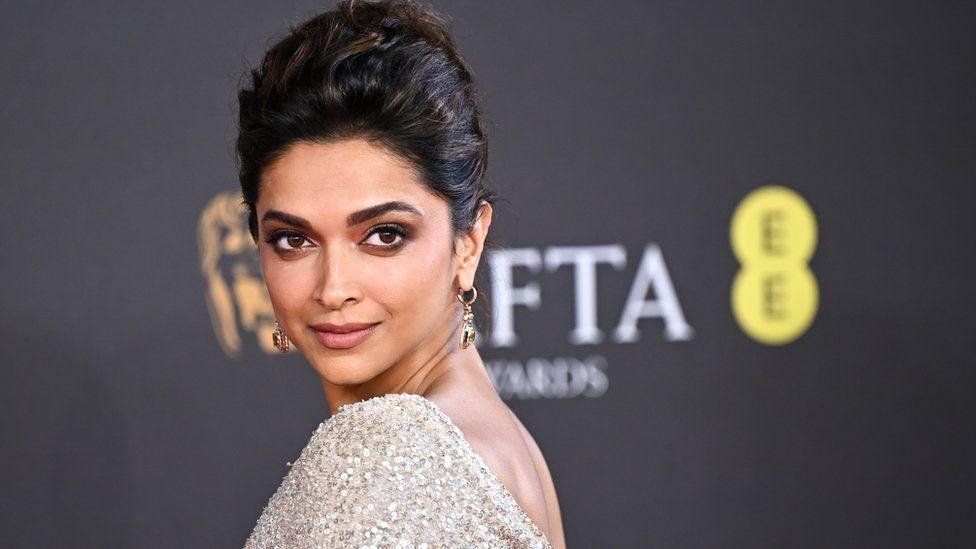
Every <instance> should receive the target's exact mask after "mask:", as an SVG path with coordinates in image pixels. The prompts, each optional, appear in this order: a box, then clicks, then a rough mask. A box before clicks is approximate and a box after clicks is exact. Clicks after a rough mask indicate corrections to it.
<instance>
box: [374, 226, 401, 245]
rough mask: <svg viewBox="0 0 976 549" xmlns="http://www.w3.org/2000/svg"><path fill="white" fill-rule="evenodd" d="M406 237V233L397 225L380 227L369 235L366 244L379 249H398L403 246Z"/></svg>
mask: <svg viewBox="0 0 976 549" xmlns="http://www.w3.org/2000/svg"><path fill="white" fill-rule="evenodd" d="M407 236H408V234H407V231H406V230H404V229H403V227H400V226H399V225H382V226H380V227H376V228H374V229H373V230H372V231H371V232H370V233H369V236H368V237H367V239H366V242H367V243H368V244H369V245H370V246H376V247H379V248H398V247H400V246H402V245H403V243H404V241H406V239H407ZM374 237H375V238H374Z"/></svg>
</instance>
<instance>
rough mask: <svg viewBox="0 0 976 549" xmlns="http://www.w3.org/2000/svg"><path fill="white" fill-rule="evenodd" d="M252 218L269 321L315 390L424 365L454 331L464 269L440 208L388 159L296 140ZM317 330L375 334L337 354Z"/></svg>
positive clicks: (404, 168)
mask: <svg viewBox="0 0 976 549" xmlns="http://www.w3.org/2000/svg"><path fill="white" fill-rule="evenodd" d="M389 204H394V205H395V206H398V207H394V208H392V209H390V208H388V207H387V208H379V209H378V210H374V211H372V212H371V211H370V209H371V208H374V207H377V206H382V205H389ZM256 212H257V217H258V227H259V233H258V236H259V240H258V244H259V252H260V258H261V267H262V270H263V271H264V279H265V282H266V284H267V286H268V291H269V293H270V296H271V303H272V306H273V308H274V312H275V315H276V317H277V319H278V322H279V324H280V325H281V327H282V330H283V331H284V332H285V334H286V335H287V336H288V338H289V339H290V340H291V342H292V344H293V345H294V346H295V347H297V348H298V349H299V351H301V353H302V354H303V355H304V356H305V357H306V358H307V359H308V360H309V362H310V363H311V364H312V366H313V367H314V368H315V370H316V371H317V372H318V374H319V376H321V377H322V379H323V381H325V382H327V383H330V384H333V385H359V384H363V383H365V382H367V381H369V380H371V379H373V378H375V377H376V376H378V375H379V374H381V373H383V372H384V371H386V370H387V369H389V368H390V367H392V366H394V365H395V364H398V363H400V362H402V361H405V360H406V361H410V360H418V361H423V360H424V358H423V355H424V354H425V353H428V352H429V353H433V352H435V351H434V349H436V348H437V347H439V346H442V345H443V342H442V341H440V342H439V341H438V340H444V341H446V340H447V339H446V338H448V337H451V336H452V335H453V331H454V330H453V328H454V326H455V324H458V325H459V323H460V303H459V302H458V301H457V299H456V297H455V295H456V293H457V289H458V283H459V282H462V281H460V280H458V278H457V277H458V275H459V274H462V273H461V272H459V268H460V269H462V271H463V272H464V273H467V271H468V270H469V269H471V268H472V267H471V265H470V264H462V263H460V262H459V260H458V258H457V257H456V256H454V255H453V254H452V252H451V240H452V238H453V235H452V230H451V223H450V212H449V208H448V204H447V202H446V201H445V200H444V199H442V198H440V197H438V196H436V195H434V194H432V192H431V191H429V190H428V188H427V187H426V186H425V185H424V184H423V182H422V181H421V179H420V178H419V177H418V175H417V174H416V173H415V172H414V171H413V170H412V169H411V168H410V166H409V165H408V164H407V163H405V161H403V160H402V159H401V158H400V157H398V156H395V155H393V154H391V153H389V152H387V150H386V149H383V148H380V147H379V146H377V145H373V144H371V143H369V142H367V141H365V140H361V139H352V140H346V141H340V142H336V143H308V142H299V143H297V144H295V145H294V146H292V147H291V148H290V149H289V150H288V151H287V152H286V153H285V154H284V155H283V156H281V157H280V158H279V159H278V160H277V161H276V162H274V163H273V164H271V165H270V166H268V167H267V168H266V170H265V171H264V173H263V177H262V180H261V192H260V196H259V199H258V201H257V204H256ZM478 252H479V253H478V255H480V249H479V250H478ZM473 267H474V268H476V267H477V262H475V264H474V266H473ZM471 274H472V276H473V270H471ZM464 287H465V289H467V288H469V287H470V283H468V285H465V286H464ZM322 323H332V324H347V323H369V324H372V323H379V324H377V325H376V326H375V328H373V329H372V333H371V334H370V335H369V336H368V337H367V338H366V339H365V340H362V341H361V342H359V343H358V344H356V345H355V346H353V347H350V348H343V349H337V348H334V345H330V344H329V342H328V341H326V342H323V341H321V340H320V336H318V337H317V336H316V330H315V329H314V328H312V326H315V325H319V324H322Z"/></svg>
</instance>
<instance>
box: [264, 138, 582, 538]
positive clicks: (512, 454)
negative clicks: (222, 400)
mask: <svg viewBox="0 0 976 549" xmlns="http://www.w3.org/2000/svg"><path fill="white" fill-rule="evenodd" d="M389 201H399V202H403V203H406V204H408V205H410V206H412V207H413V208H414V209H416V210H417V211H418V212H419V213H411V212H405V211H388V212H385V213H382V214H380V215H378V216H375V217H371V218H369V219H362V220H359V221H358V222H356V223H354V224H352V225H349V224H348V223H347V221H348V219H347V216H349V215H350V214H352V213H354V212H357V211H361V210H363V209H365V208H368V207H371V206H375V205H377V204H382V203H387V202H389ZM255 208H256V212H257V217H258V237H259V238H258V249H259V255H260V259H261V268H262V271H263V274H264V280H265V283H266V284H267V287H268V292H269V294H270V297H271V304H272V307H273V309H274V313H275V316H276V318H277V319H278V322H279V324H280V325H281V327H282V330H283V331H284V333H285V334H286V335H287V336H288V338H289V340H290V341H291V344H292V345H293V346H294V347H295V348H296V349H298V351H299V352H300V353H301V354H302V355H303V356H305V358H306V359H308V361H309V363H310V364H311V365H312V367H313V368H314V369H315V371H316V372H317V373H318V375H319V377H320V378H321V380H322V388H323V390H324V391H325V396H326V400H327V401H328V404H329V409H330V411H331V412H332V413H335V412H336V410H338V408H339V407H340V406H342V405H344V404H348V403H353V402H358V401H361V400H365V399H368V398H372V397H375V396H380V395H384V394H389V393H413V394H418V395H422V396H424V397H425V398H428V399H429V400H431V401H432V402H434V403H435V404H436V405H437V406H438V407H439V408H440V409H441V410H442V411H444V413H445V414H447V415H448V417H450V418H451V420H452V421H453V422H454V423H455V424H456V425H457V426H458V427H459V428H460V429H461V432H462V433H463V434H464V436H465V439H467V440H468V442H469V443H470V444H471V446H472V447H473V448H474V450H475V451H476V452H477V453H478V454H479V455H481V456H482V458H483V459H484V461H485V463H486V464H487V465H488V466H489V468H490V469H491V470H492V471H494V472H495V473H496V474H497V475H498V477H499V479H500V480H501V481H502V483H503V484H504V485H505V487H506V488H508V490H509V491H510V492H511V493H512V495H513V496H514V497H515V499H516V500H517V501H518V503H519V505H520V506H521V507H522V508H523V509H525V511H526V513H527V514H528V515H529V517H530V518H531V519H532V520H533V521H534V522H535V523H536V524H537V525H538V526H539V527H540V529H542V530H543V532H544V533H545V534H546V537H547V538H548V539H549V541H550V543H551V544H552V545H553V547H564V546H565V542H564V539H563V532H562V522H561V518H560V512H559V505H558V501H557V499H556V493H555V488H554V486H553V482H552V478H551V476H550V474H549V470H548V467H547V465H546V463H545V460H544V458H543V457H542V453H541V452H540V451H539V448H538V446H537V445H536V443H535V441H534V440H533V439H532V437H531V435H530V434H529V433H528V431H527V430H526V429H525V428H524V426H522V424H521V422H519V420H518V418H517V417H516V416H515V414H514V413H512V411H511V410H510V409H509V408H508V406H507V405H506V404H505V403H504V401H502V400H501V398H500V397H499V396H498V393H497V392H496V391H495V389H494V386H493V385H492V382H491V380H490V378H489V377H488V374H487V372H486V370H485V366H484V362H483V361H482V359H481V356H480V354H479V353H478V349H477V347H475V346H474V345H469V346H468V347H467V348H466V349H460V348H458V341H459V340H460V337H461V327H462V319H461V314H462V305H461V303H460V302H459V301H458V300H457V294H458V289H459V288H463V289H464V290H468V289H470V288H471V287H472V285H473V283H474V277H475V272H476V270H477V268H478V263H479V262H480V259H481V255H482V252H483V249H484V241H485V237H486V236H487V234H488V228H489V226H490V225H491V218H492V207H491V205H490V204H488V203H487V202H485V203H483V204H482V206H481V208H480V209H479V212H478V216H477V219H476V221H475V223H474V226H473V227H472V228H471V230H470V231H468V232H467V233H466V234H464V235H461V236H458V237H455V236H454V234H453V232H452V228H451V221H450V209H449V205H448V203H447V202H446V201H445V200H444V199H443V198H441V197H439V196H437V195H436V194H434V193H433V192H432V191H430V189H429V188H428V187H427V186H426V185H425V184H424V183H423V181H422V179H421V178H420V176H419V174H418V173H417V172H416V170H414V169H413V167H412V166H411V165H410V163H409V162H407V161H406V160H404V159H403V158H401V157H399V156H398V155H396V154H394V153H392V152H389V151H388V150H387V149H385V148H383V147H381V146H380V145H377V144H374V143H371V142H369V141H366V140H363V139H349V140H344V141H338V142H332V143H310V142H299V143H296V144H294V145H293V146H291V147H290V148H289V149H288V150H287V151H286V152H285V153H284V154H283V155H282V156H280V157H279V158H278V159H277V160H276V161H275V162H274V163H272V164H270V165H269V166H268V167H267V168H266V169H265V171H264V172H263V174H262V180H261V189H260V194H259V198H258V200H257V203H256V205H255ZM274 212H281V213H285V214H287V216H290V217H287V218H283V216H276V215H274ZM296 218H300V219H296ZM391 225H393V226H397V227H399V228H401V229H402V230H404V231H405V232H406V233H407V234H406V236H405V237H404V236H403V235H401V234H397V233H396V232H395V231H391V229H390V226H391ZM452 240H453V241H454V245H455V250H456V252H452V249H451V244H452ZM322 322H331V323H334V324H344V323H348V322H367V323H373V322H379V325H377V327H376V328H375V330H374V332H373V333H372V334H371V335H370V336H369V337H368V338H367V339H366V340H364V341H363V342H361V343H360V344H359V345H356V346H355V347H352V348H350V349H341V350H338V349H329V348H327V347H325V346H324V345H322V344H321V343H320V342H319V341H318V340H317V339H316V338H315V337H314V333H315V331H314V330H313V329H312V328H311V326H312V325H314V324H318V323H322Z"/></svg>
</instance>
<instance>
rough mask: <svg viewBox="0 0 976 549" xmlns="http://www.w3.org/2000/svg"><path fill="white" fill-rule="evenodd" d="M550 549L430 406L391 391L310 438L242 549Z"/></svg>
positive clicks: (341, 414) (349, 407)
mask: <svg viewBox="0 0 976 549" xmlns="http://www.w3.org/2000/svg"><path fill="white" fill-rule="evenodd" d="M286 547H287V548H312V547H317V548H318V547H343V548H344V547H396V548H414V549H419V548H424V547H426V548H433V547H479V548H489V547H490V548H494V547H510V548H516V547H517V548H523V547H524V548H533V549H536V548H538V549H551V546H550V544H549V541H548V540H547V539H546V537H545V534H543V532H542V531H541V530H540V529H539V527H538V526H537V525H536V524H535V523H534V522H532V520H531V519H530V518H529V516H528V515H527V514H526V513H525V510H524V509H522V507H521V506H519V504H518V502H517V501H516V500H515V498H514V497H513V496H512V494H511V492H509V491H508V489H507V488H505V486H504V484H502V482H501V480H500V479H499V478H498V476H497V475H496V474H495V473H494V471H492V470H491V469H489V468H488V466H487V465H486V464H485V462H484V460H483V459H482V458H481V456H480V455H479V454H478V453H477V452H475V450H474V448H473V447H472V446H471V445H470V444H469V443H468V442H467V440H465V438H464V435H463V434H462V432H461V429H460V428H459V427H458V426H457V425H455V424H454V423H453V422H452V421H451V419H450V418H449V417H448V416H447V415H446V414H445V413H444V412H443V411H441V409H440V408H438V407H437V405H436V404H434V403H433V402H431V401H430V400H429V399H427V398H424V397H423V396H420V395H414V394H406V393H405V394H389V395H382V396H378V397H373V398H369V399H366V400H363V401H360V402H354V403H350V404H345V405H343V406H341V407H339V409H338V410H337V411H336V413H335V414H334V415H333V416H332V417H330V418H329V419H328V420H326V421H324V422H323V423H321V424H320V425H319V426H318V428H317V429H316V430H315V431H314V432H313V433H312V436H311V438H310V439H309V441H308V444H306V445H305V447H304V448H303V449H302V451H301V453H300V455H299V457H298V458H297V459H296V460H295V461H294V463H293V464H292V465H291V468H290V469H289V471H288V473H287V474H286V475H285V477H284V479H283V480H282V483H281V485H280V486H279V487H278V489H277V490H276V491H275V493H274V495H272V496H271V499H270V500H269V501H268V504H267V505H266V506H265V508H264V510H263V511H262V513H261V516H260V518H258V521H257V525H256V526H255V527H254V531H253V532H252V533H251V535H250V537H248V539H247V541H246V542H245V545H244V549H257V548H286Z"/></svg>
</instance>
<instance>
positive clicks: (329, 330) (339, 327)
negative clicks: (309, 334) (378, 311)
mask: <svg viewBox="0 0 976 549" xmlns="http://www.w3.org/2000/svg"><path fill="white" fill-rule="evenodd" d="M378 325H379V322H374V323H368V322H357V323H349V324H329V323H324V324H316V325H314V326H312V330H313V335H314V336H315V339H317V340H318V341H319V343H321V344H322V345H324V346H326V347H328V348H329V349H349V348H352V347H355V346H356V345H359V344H360V343H362V342H363V340H365V339H366V338H367V337H369V336H370V335H371V334H372V333H373V332H374V331H376V327H377V326H378Z"/></svg>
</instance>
